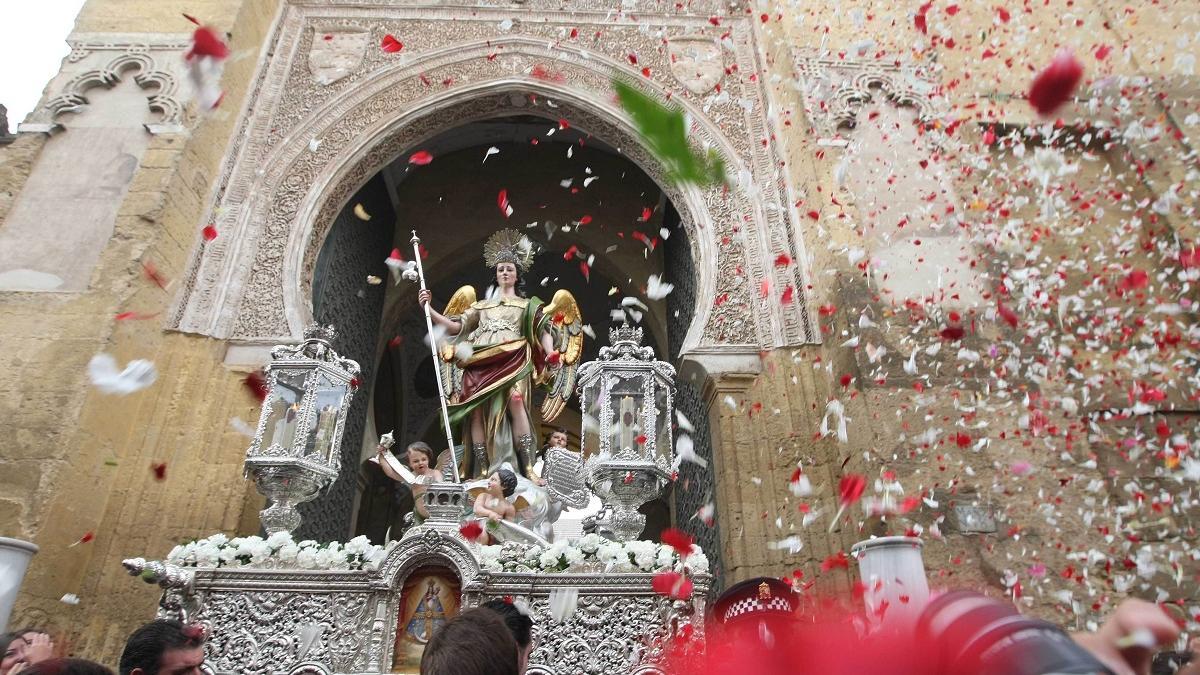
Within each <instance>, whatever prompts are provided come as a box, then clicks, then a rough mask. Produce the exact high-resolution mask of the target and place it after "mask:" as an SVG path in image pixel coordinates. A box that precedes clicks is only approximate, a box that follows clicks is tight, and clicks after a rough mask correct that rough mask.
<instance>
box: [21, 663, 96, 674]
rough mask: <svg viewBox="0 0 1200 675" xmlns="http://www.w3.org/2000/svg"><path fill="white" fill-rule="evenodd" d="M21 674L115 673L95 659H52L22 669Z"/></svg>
mask: <svg viewBox="0 0 1200 675" xmlns="http://www.w3.org/2000/svg"><path fill="white" fill-rule="evenodd" d="M21 675H113V671H111V670H109V669H108V668H107V667H106V666H102V665H100V664H99V663H96V662H95V661H86V660H84V659H50V660H49V661H42V662H40V663H36V664H34V665H32V666H30V667H28V668H26V669H25V670H22V671H21Z"/></svg>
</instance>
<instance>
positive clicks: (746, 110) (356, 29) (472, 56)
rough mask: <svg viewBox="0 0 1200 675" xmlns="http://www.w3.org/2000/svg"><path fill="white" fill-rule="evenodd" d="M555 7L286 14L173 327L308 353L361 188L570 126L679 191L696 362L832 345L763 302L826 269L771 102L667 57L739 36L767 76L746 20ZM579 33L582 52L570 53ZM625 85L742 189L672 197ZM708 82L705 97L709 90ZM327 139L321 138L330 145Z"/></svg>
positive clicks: (728, 43)
mask: <svg viewBox="0 0 1200 675" xmlns="http://www.w3.org/2000/svg"><path fill="white" fill-rule="evenodd" d="M541 4H545V3H542V2H529V3H526V4H522V5H521V6H518V7H508V8H506V9H503V10H501V9H486V8H481V9H479V10H477V11H475V12H473V13H472V14H471V16H470V17H468V18H464V16H463V12H462V10H461V8H453V9H448V8H439V7H411V6H403V5H402V3H374V4H370V5H368V4H364V3H359V2H354V3H350V2H345V3H341V2H333V3H329V2H322V3H320V4H313V3H301V2H294V3H292V4H290V5H288V6H286V7H285V8H284V10H283V12H282V14H281V17H280V18H279V20H278V23H277V24H276V27H275V29H274V31H273V34H272V35H271V37H270V40H271V43H272V44H271V48H270V49H269V50H268V52H269V53H271V54H274V55H275V56H274V58H273V59H272V60H270V61H269V62H266V63H264V64H263V65H262V67H261V68H260V71H259V74H258V76H257V77H256V79H255V81H254V83H253V85H252V90H251V92H250V94H249V96H248V97H247V102H246V107H245V109H244V110H243V112H242V118H241V122H240V124H239V128H238V130H237V132H236V133H235V134H234V135H233V138H232V140H231V145H230V148H229V150H228V152H227V155H226V161H225V164H224V166H223V168H222V172H221V174H220V177H219V179H218V180H219V183H218V186H217V189H216V191H215V195H214V199H213V201H212V202H211V203H210V204H209V208H208V211H207V213H206V214H205V215H204V221H205V222H206V223H208V222H213V221H214V220H215V221H216V225H217V227H218V228H219V229H220V230H221V232H222V233H223V234H225V236H222V237H221V239H219V240H217V241H216V242H210V243H209V244H208V245H207V246H204V247H201V246H200V245H199V240H197V246H196V249H195V252H194V254H193V261H192V264H191V266H190V268H189V270H188V273H187V274H186V276H185V277H184V279H183V283H182V284H181V290H180V295H179V297H178V299H177V303H176V306H175V308H174V310H173V312H172V315H171V317H170V318H169V320H168V324H169V326H170V327H172V328H175V329H178V330H181V331H186V332H193V333H199V334H204V335H211V336H214V337H220V338H225V339H233V340H237V341H248V342H254V341H262V340H269V339H289V338H294V337H295V336H297V335H299V332H300V330H301V329H302V327H303V325H304V324H305V323H306V322H307V321H309V320H310V319H311V313H312V309H311V293H312V289H311V284H312V275H313V268H314V265H315V261H316V256H317V253H318V251H319V249H320V246H321V243H322V242H323V240H324V236H325V234H326V233H327V232H328V229H329V227H330V225H331V224H332V222H333V220H334V217H335V216H336V214H337V213H338V212H339V210H340V209H341V208H342V207H343V206H344V204H345V203H346V202H347V201H348V200H349V199H350V198H351V197H352V195H353V194H354V193H355V191H356V190H357V189H358V188H359V187H360V186H362V185H363V184H364V183H365V182H366V181H367V180H368V179H369V178H370V177H371V176H372V175H374V174H375V173H376V172H378V171H379V170H380V169H381V168H383V167H385V166H386V165H387V164H388V163H390V162H392V161H393V160H394V159H395V158H396V157H398V156H402V155H403V153H404V152H406V151H409V150H410V149H411V148H413V147H415V146H417V145H418V144H420V143H422V142H424V141H426V140H427V139H429V138H431V137H433V136H435V135H437V134H439V133H442V132H445V131H448V130H450V129H453V128H455V127H457V126H459V125H462V124H465V123H469V122H474V121H480V120H485V119H489V118H496V117H503V116H507V115H512V114H523V115H539V116H543V117H547V118H550V119H558V118H560V117H566V118H568V119H570V120H571V124H572V126H573V127H575V128H579V129H581V130H582V131H584V132H585V133H590V134H592V135H594V136H598V137H601V138H603V139H604V140H605V142H606V143H607V144H608V145H609V146H611V147H615V148H618V150H619V151H620V152H621V153H622V154H624V155H625V156H627V157H628V158H629V159H630V160H631V161H633V162H634V163H636V164H637V165H638V166H639V167H640V168H642V169H643V170H644V171H646V172H647V174H648V175H650V176H651V177H652V178H655V179H656V180H657V181H658V182H659V184H660V185H663V186H664V190H665V191H666V192H667V194H668V196H669V198H670V199H671V200H672V202H673V203H674V204H675V205H676V207H677V208H678V210H679V212H680V214H681V217H682V223H681V226H682V227H684V228H686V229H687V231H688V238H689V241H690V242H691V247H692V255H693V257H694V258H695V260H696V262H697V264H696V265H695V269H696V270H697V271H698V272H697V273H698V275H699V277H700V278H699V279H698V283H697V288H698V289H699V291H700V292H699V293H697V296H696V297H697V306H696V308H695V312H694V313H693V321H692V324H691V326H690V328H689V329H688V331H687V338H686V340H685V341H684V351H685V352H686V351H688V350H690V349H694V348H697V347H699V346H700V345H705V344H707V345H740V346H742V347H744V348H746V349H747V350H758V349H761V348H770V347H774V346H779V345H790V344H801V343H805V342H814V341H817V340H818V339H819V337H818V333H817V331H816V330H815V327H814V322H812V321H811V320H810V318H809V315H808V309H807V306H806V303H805V302H804V301H803V299H802V298H801V299H800V300H799V301H797V302H795V303H791V304H789V305H782V304H781V303H770V302H765V301H762V300H760V299H759V298H758V289H759V288H760V287H762V285H763V284H764V283H765V284H766V285H767V286H768V287H769V288H772V289H780V290H782V289H784V288H787V287H788V286H791V287H793V288H794V289H796V290H797V291H801V293H800V294H799V295H803V293H802V291H803V289H804V288H805V286H806V283H807V282H806V279H807V275H806V274H805V272H804V270H802V269H801V268H800V267H799V266H798V265H790V266H786V267H782V266H780V267H776V266H774V265H773V264H772V261H773V260H774V259H775V257H776V256H777V255H778V254H779V253H781V252H786V253H788V254H789V255H790V256H791V258H792V259H793V260H804V259H806V258H805V256H803V255H801V254H800V253H801V252H800V250H799V243H798V242H797V241H795V240H794V234H793V231H794V227H793V224H792V222H791V219H792V218H794V215H793V214H792V213H791V212H790V211H789V209H788V208H787V205H788V204H790V203H791V202H792V201H794V200H792V199H791V198H790V195H789V192H788V187H787V185H786V184H785V182H784V178H783V176H782V173H781V171H780V170H779V166H780V163H781V162H780V152H779V150H778V148H777V147H776V145H775V143H776V142H775V140H773V136H772V134H771V133H770V131H769V129H768V128H767V121H766V116H765V111H766V110H767V108H768V107H769V103H768V101H767V99H766V92H765V89H764V88H763V86H762V84H761V82H757V81H751V80H750V79H749V78H748V77H746V78H742V77H740V76H739V77H737V78H729V77H726V78H725V81H724V83H723V85H722V87H721V92H720V93H716V92H709V93H708V94H706V95H698V94H695V93H693V91H692V90H690V89H687V88H683V87H680V86H679V85H678V82H677V81H676V77H682V78H683V79H684V80H685V82H689V77H690V76H689V73H688V71H687V70H683V71H680V72H682V73H683V75H682V76H681V75H679V74H678V73H676V74H672V68H671V63H670V55H669V53H668V52H669V51H670V50H668V49H666V48H664V47H663V38H664V37H665V38H666V40H667V44H668V45H669V44H670V42H671V40H672V39H677V40H679V41H683V42H687V41H693V40H710V41H712V43H713V44H717V42H716V41H717V40H718V38H719V37H720V36H721V35H723V34H725V33H726V32H728V34H729V36H728V37H726V38H724V39H723V40H722V41H721V42H720V43H719V44H720V45H721V51H720V52H719V54H718V56H721V55H723V58H724V59H725V60H732V61H734V62H736V63H738V64H740V66H741V67H740V68H739V72H745V73H752V72H757V71H758V70H759V67H758V66H759V64H758V63H757V60H758V59H759V58H761V57H760V55H759V52H760V50H759V49H758V47H757V46H756V44H755V35H754V27H753V23H752V22H751V21H750V20H749V19H747V18H745V17H744V16H735V17H729V18H725V19H722V25H721V26H720V28H714V27H712V26H711V25H710V24H709V22H708V14H706V13H704V14H693V15H690V16H682V15H680V14H676V13H674V12H673V11H672V12H671V13H663V14H638V15H637V16H636V21H635V20H633V18H627V19H623V18H622V17H623V16H624V15H623V14H622V13H621V12H619V11H615V10H610V11H604V12H601V11H594V12H593V11H586V8H584V9H582V10H580V11H572V12H567V11H561V10H555V11H550V10H546V11H542V10H537V11H535V9H536V8H535V6H536V5H541ZM574 4H580V5H587V6H588V7H590V6H591V4H589V3H586V2H584V3H572V5H574ZM593 4H596V8H597V9H599V8H600V7H601V6H603V7H605V8H608V7H611V3H593ZM629 4H631V5H635V6H636V5H639V4H640V3H629ZM331 5H335V6H331ZM336 5H341V6H336ZM654 11H658V10H654ZM690 11H692V12H695V11H697V10H696V9H695V7H692V8H691V9H690ZM523 19H525V20H523ZM535 19H536V20H535ZM572 30H576V31H577V33H578V39H569V38H568V34H569V33H570V32H571V31H572ZM356 33H365V34H367V35H369V36H370V38H369V41H368V43H367V44H368V46H367V48H366V49H365V51H364V52H363V56H362V59H361V62H358V63H357V65H354V63H355V62H356V61H357V57H356V56H354V55H353V54H352V52H354V51H355V50H354V49H353V48H352V47H353V45H348V46H346V45H344V49H343V47H338V48H337V50H335V51H338V54H339V55H338V57H337V58H334V56H335V55H333V54H326V55H324V56H321V55H318V56H317V57H315V60H314V57H313V56H312V52H313V50H314V48H315V49H317V50H318V51H323V50H326V49H333V48H332V47H329V48H326V47H314V41H317V42H325V41H326V40H325V36H326V35H333V36H334V39H333V40H330V41H329V42H336V41H337V40H338V37H337V36H338V35H339V34H345V35H347V36H349V35H351V34H356ZM388 33H393V34H396V35H397V36H400V35H404V36H406V39H405V40H404V42H405V47H404V50H403V51H402V52H399V53H398V54H387V53H384V52H383V51H382V50H380V49H378V48H376V47H375V45H377V44H378V43H379V41H380V40H381V39H382V36H383V35H385V34H388ZM593 35H594V36H595V37H588V38H586V39H585V38H584V36H593ZM347 39H349V38H347ZM631 54H636V55H637V59H638V65H637V66H633V65H630V59H629V56H630V55H631ZM343 57H344V58H343ZM352 57H353V58H352ZM714 58H715V57H714ZM642 68H648V72H649V73H650V77H645V76H643V73H642ZM706 69H707V66H705V67H704V68H701V69H700V70H699V72H700V73H701V74H703V73H705V72H708V70H710V69H708V70H706ZM676 70H677V71H678V68H677V69H676ZM613 77H622V78H626V79H628V80H629V81H631V82H635V83H637V84H638V85H639V86H641V87H643V88H644V89H645V90H646V91H647V92H648V93H650V94H652V95H654V96H657V97H658V98H660V99H665V98H667V97H668V96H670V98H671V100H672V101H675V102H677V103H679V104H680V105H681V106H683V107H684V109H685V110H686V112H687V114H688V115H689V118H690V119H691V120H692V122H693V127H692V136H693V138H694V139H696V141H697V144H698V145H704V146H708V147H712V148H714V149H715V150H716V151H717V152H718V153H719V154H720V155H721V156H722V158H723V159H724V160H725V162H726V165H727V167H728V168H729V169H730V175H731V177H732V178H733V185H732V186H731V187H730V189H728V190H724V189H721V188H713V189H699V188H694V187H688V188H683V189H677V188H674V187H671V186H667V185H666V184H665V181H663V180H661V178H662V174H663V171H662V167H661V166H659V164H658V162H657V161H656V160H655V159H654V158H653V157H652V156H651V155H650V154H649V153H648V152H647V151H646V150H645V149H644V148H643V147H642V146H641V145H640V143H639V142H638V139H637V135H636V133H635V132H634V130H633V128H632V126H631V124H630V122H629V120H628V119H627V118H625V116H624V115H623V113H622V112H621V111H620V110H619V109H618V108H617V107H616V105H615V103H614V101H613V97H612V92H611V89H610V84H609V83H610V81H611V79H612V78H613ZM709 77H711V75H710V76H709ZM692 79H693V80H694V81H690V84H691V86H692V88H693V89H696V88H703V86H706V83H707V81H708V79H706V78H703V77H701V78H692ZM712 86H713V87H715V82H714V83H713V85H712ZM313 139H319V140H320V142H319V144H316V145H315V148H313V147H310V141H312V140H313Z"/></svg>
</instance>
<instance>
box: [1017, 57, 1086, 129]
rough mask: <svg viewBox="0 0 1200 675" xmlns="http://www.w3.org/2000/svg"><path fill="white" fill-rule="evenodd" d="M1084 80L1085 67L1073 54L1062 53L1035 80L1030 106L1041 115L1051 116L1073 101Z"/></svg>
mask: <svg viewBox="0 0 1200 675" xmlns="http://www.w3.org/2000/svg"><path fill="white" fill-rule="evenodd" d="M1082 79H1083V65H1082V64H1080V63H1079V61H1078V60H1076V59H1075V55H1074V54H1072V53H1071V52H1069V51H1065V50H1064V51H1061V52H1059V53H1058V56H1055V57H1054V60H1053V61H1051V62H1050V65H1049V66H1047V67H1046V69H1045V70H1043V71H1042V72H1040V73H1038V76H1037V77H1036V78H1034V80H1033V84H1032V85H1031V86H1030V87H1029V104H1030V105H1032V106H1033V109H1034V110H1036V111H1038V114H1039V115H1049V114H1050V113H1052V112H1054V111H1055V110H1057V109H1058V108H1059V107H1060V106H1062V104H1064V103H1066V102H1067V101H1069V100H1070V99H1071V95H1072V94H1074V93H1075V88H1076V87H1078V86H1079V81H1080V80H1082Z"/></svg>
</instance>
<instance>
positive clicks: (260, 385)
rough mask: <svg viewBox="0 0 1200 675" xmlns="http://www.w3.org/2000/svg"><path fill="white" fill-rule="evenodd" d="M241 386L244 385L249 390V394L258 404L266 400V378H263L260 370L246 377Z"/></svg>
mask: <svg viewBox="0 0 1200 675" xmlns="http://www.w3.org/2000/svg"><path fill="white" fill-rule="evenodd" d="M242 384H244V385H246V388H247V389H249V390H250V393H251V394H253V395H254V397H255V398H257V399H258V400H259V402H260V403H261V402H262V401H265V400H267V378H266V377H265V376H263V373H262V371H261V370H256V371H254V372H253V373H250V374H249V375H247V376H246V379H244V380H242Z"/></svg>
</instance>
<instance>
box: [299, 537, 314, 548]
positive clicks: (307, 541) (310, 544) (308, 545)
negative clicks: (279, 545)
mask: <svg viewBox="0 0 1200 675" xmlns="http://www.w3.org/2000/svg"><path fill="white" fill-rule="evenodd" d="M296 545H297V546H299V547H300V548H316V547H318V546H320V544H318V543H317V541H316V540H315V539H305V540H304V541H302V542H300V543H299V544H296Z"/></svg>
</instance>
